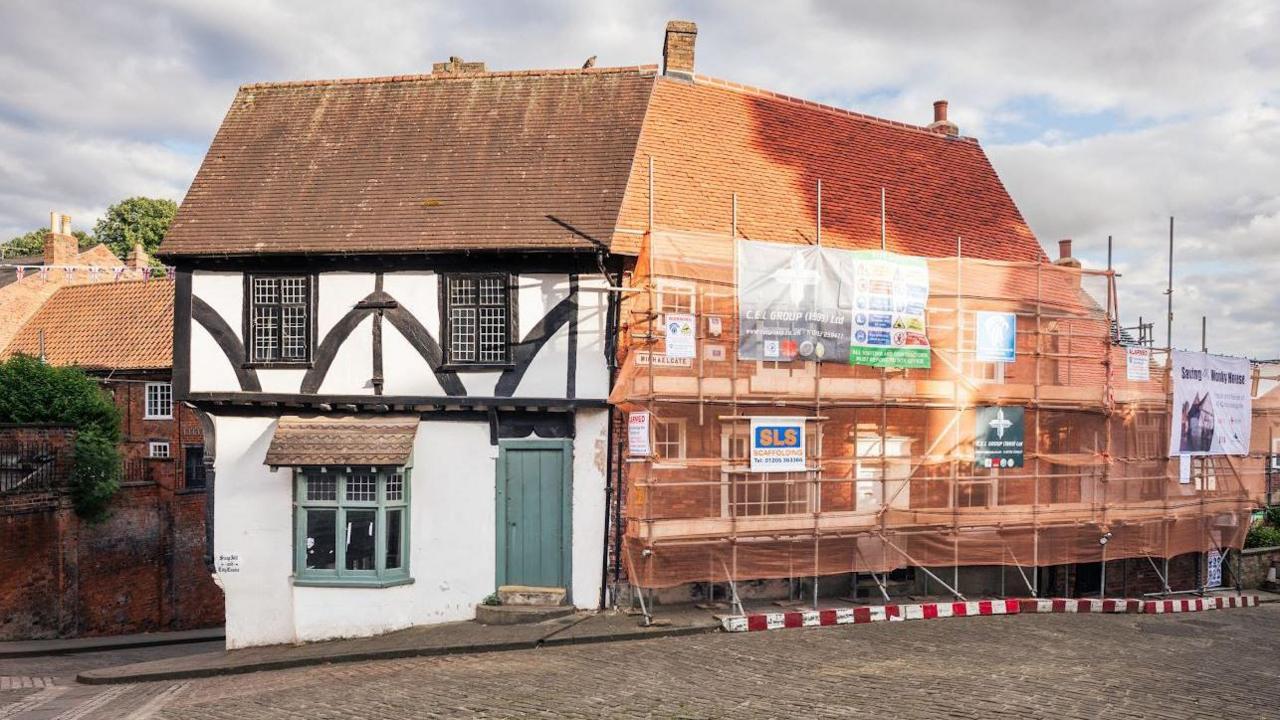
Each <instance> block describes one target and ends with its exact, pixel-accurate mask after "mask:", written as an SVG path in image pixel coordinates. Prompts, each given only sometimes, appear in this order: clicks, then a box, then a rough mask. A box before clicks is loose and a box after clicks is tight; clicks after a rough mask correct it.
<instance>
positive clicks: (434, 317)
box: [382, 272, 440, 354]
mask: <svg viewBox="0 0 1280 720" xmlns="http://www.w3.org/2000/svg"><path fill="white" fill-rule="evenodd" d="M382 289H383V290H384V291H386V293H387V294H388V295H390V296H391V297H393V298H395V299H396V302H398V303H400V306H401V307H403V308H404V309H406V310H408V311H409V313H410V314H412V315H413V316H414V317H415V318H417V319H418V322H420V323H422V327H424V328H426V329H427V332H429V333H431V337H433V338H435V339H436V341H437V342H439V341H440V278H439V277H438V276H437V275H436V274H435V273H433V272H396V273H387V274H386V275H384V276H383V278H382ZM415 354H416V353H415Z"/></svg>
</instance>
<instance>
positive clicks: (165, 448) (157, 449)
mask: <svg viewBox="0 0 1280 720" xmlns="http://www.w3.org/2000/svg"><path fill="white" fill-rule="evenodd" d="M147 457H149V458H152V459H155V460H170V459H172V458H173V446H172V445H170V444H169V441H168V440H152V441H151V442H148V443H147Z"/></svg>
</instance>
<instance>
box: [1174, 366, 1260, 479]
mask: <svg viewBox="0 0 1280 720" xmlns="http://www.w3.org/2000/svg"><path fill="white" fill-rule="evenodd" d="M1172 362H1173V365H1172V373H1173V422H1171V423H1169V429H1170V432H1169V455H1170V456H1173V455H1182V454H1186V455H1247V454H1248V453H1249V435H1250V431H1251V430H1252V426H1253V399H1252V397H1251V388H1252V382H1251V377H1252V374H1253V369H1252V367H1251V366H1250V364H1249V361H1248V360H1247V359H1245V358H1234V357H1224V356H1221V355H1209V354H1208V353H1198V352H1186V351H1183V350H1174V351H1173V359H1172Z"/></svg>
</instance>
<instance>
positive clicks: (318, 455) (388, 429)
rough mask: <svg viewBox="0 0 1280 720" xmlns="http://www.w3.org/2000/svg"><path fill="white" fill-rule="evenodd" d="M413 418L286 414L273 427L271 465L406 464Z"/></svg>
mask: <svg viewBox="0 0 1280 720" xmlns="http://www.w3.org/2000/svg"><path fill="white" fill-rule="evenodd" d="M417 434H418V416H417V415H343V416H334V415H316V416H310V417H304V416H299V415H285V416H283V417H281V418H280V420H279V422H278V423H277V424H276V430H275V434H274V435H273V436H272V438H271V446H270V447H269V448H268V449H267V457H266V461H265V464H267V465H270V466H273V467H275V466H281V465H285V466H316V465H392V466H396V467H403V466H405V465H408V464H409V459H410V456H411V455H412V453H413V442H414V439H415V438H416V437H417Z"/></svg>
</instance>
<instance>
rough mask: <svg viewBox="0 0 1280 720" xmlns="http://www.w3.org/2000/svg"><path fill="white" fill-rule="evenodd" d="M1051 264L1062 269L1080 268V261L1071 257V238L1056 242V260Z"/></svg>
mask: <svg viewBox="0 0 1280 720" xmlns="http://www.w3.org/2000/svg"><path fill="white" fill-rule="evenodd" d="M1053 264H1054V265H1061V266H1063V267H1073V268H1078V267H1080V261H1079V260H1078V259H1076V258H1074V257H1072V255H1071V238H1063V239H1062V240H1059V241H1058V259H1057V260H1054V261H1053Z"/></svg>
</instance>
